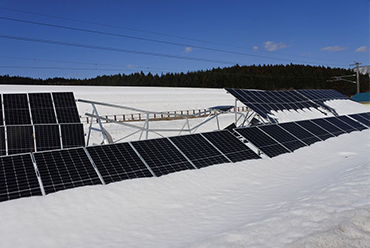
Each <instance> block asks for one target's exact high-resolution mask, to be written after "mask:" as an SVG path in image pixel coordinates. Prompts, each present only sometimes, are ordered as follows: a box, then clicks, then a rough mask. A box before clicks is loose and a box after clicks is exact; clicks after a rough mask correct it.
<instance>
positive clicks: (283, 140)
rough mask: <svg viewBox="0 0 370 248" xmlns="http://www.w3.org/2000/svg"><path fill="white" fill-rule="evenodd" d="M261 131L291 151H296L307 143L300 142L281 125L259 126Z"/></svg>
mask: <svg viewBox="0 0 370 248" xmlns="http://www.w3.org/2000/svg"><path fill="white" fill-rule="evenodd" d="M258 128H259V129H261V130H262V131H264V132H265V133H267V134H268V135H270V136H271V137H272V138H274V139H275V140H276V141H278V142H279V143H280V144H282V145H283V146H285V147H286V148H288V149H289V150H290V151H294V150H296V149H298V148H301V147H303V146H306V144H305V143H303V142H302V141H300V140H298V139H297V137H295V136H293V135H292V134H290V133H289V132H287V131H285V130H284V129H282V128H281V127H280V126H279V125H265V126H259V127H258Z"/></svg>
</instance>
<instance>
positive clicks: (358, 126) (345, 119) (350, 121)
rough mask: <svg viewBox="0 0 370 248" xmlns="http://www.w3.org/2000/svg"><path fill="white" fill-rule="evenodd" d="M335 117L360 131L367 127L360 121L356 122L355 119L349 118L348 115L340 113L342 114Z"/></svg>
mask: <svg viewBox="0 0 370 248" xmlns="http://www.w3.org/2000/svg"><path fill="white" fill-rule="evenodd" d="M337 118H338V119H340V120H341V121H343V122H345V123H347V124H348V125H350V126H352V127H354V128H356V130H359V131H362V130H364V129H367V127H365V126H364V125H362V124H361V123H360V122H357V121H355V120H353V119H351V118H349V117H348V116H345V115H342V116H338V117H337Z"/></svg>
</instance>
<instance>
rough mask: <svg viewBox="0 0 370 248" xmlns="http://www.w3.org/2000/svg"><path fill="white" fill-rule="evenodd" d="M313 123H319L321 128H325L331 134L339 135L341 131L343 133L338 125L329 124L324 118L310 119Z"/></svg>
mask: <svg viewBox="0 0 370 248" xmlns="http://www.w3.org/2000/svg"><path fill="white" fill-rule="evenodd" d="M311 121H312V122H313V123H315V124H317V125H319V126H320V127H321V128H323V129H325V130H326V131H328V132H329V133H331V134H333V135H334V136H339V135H341V134H343V133H345V132H344V131H343V130H342V129H340V128H339V127H337V126H335V125H333V124H331V123H330V122H328V121H327V120H326V118H325V119H313V120H311Z"/></svg>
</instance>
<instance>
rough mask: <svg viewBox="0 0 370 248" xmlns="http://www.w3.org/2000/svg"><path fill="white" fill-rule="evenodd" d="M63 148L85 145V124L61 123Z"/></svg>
mask: <svg viewBox="0 0 370 248" xmlns="http://www.w3.org/2000/svg"><path fill="white" fill-rule="evenodd" d="M60 129H61V133H62V145H63V148H71V147H81V146H85V133H84V128H83V124H60Z"/></svg>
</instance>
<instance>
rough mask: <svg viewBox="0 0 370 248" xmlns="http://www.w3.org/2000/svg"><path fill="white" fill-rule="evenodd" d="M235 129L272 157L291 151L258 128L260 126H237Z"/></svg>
mask: <svg viewBox="0 0 370 248" xmlns="http://www.w3.org/2000/svg"><path fill="white" fill-rule="evenodd" d="M235 131H236V132H238V133H239V134H240V135H242V136H243V137H244V138H246V139H247V140H248V141H249V142H251V143H252V144H253V145H255V146H256V147H257V148H258V149H259V150H261V151H262V152H263V153H265V154H266V155H267V156H269V157H270V158H272V157H275V156H278V155H280V154H283V153H287V152H290V151H289V150H288V149H287V148H285V147H284V146H282V145H281V144H279V143H278V142H276V140H274V139H272V138H271V137H269V136H268V135H266V133H264V132H263V131H262V130H260V129H258V127H249V128H237V129H235Z"/></svg>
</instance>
